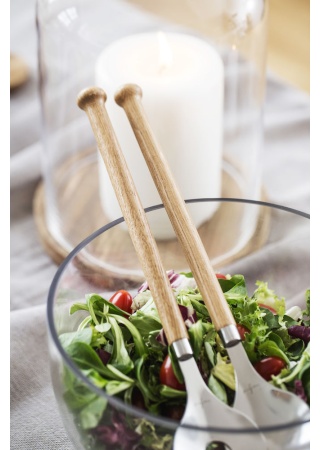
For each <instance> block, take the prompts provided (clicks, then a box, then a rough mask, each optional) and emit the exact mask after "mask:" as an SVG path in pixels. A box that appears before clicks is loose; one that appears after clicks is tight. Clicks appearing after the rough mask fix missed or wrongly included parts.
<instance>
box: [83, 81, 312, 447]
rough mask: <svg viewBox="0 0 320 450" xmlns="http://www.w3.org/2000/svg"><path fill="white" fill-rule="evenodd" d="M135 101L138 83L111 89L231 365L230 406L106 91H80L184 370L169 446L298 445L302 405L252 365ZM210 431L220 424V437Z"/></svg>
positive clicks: (305, 410)
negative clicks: (215, 387) (179, 413)
mask: <svg viewBox="0 0 320 450" xmlns="http://www.w3.org/2000/svg"><path fill="white" fill-rule="evenodd" d="M141 99H142V91H141V89H140V87H139V86H137V85H133V84H129V85H125V86H124V87H123V88H121V89H120V90H119V91H118V92H117V94H116V95H115V100H116V102H117V104H118V105H119V106H121V107H122V108H123V109H124V111H125V113H126V115H127V117H128V120H129V122H130V124H131V127H132V129H133V132H134V134H135V136H136V139H137V141H138V143H139V146H140V149H141V151H142V154H143V156H144V158H145V161H146V163H147V165H148V168H149V171H150V173H151V175H152V177H153V180H154V183H155V185H156V187H157V190H158V192H159V194H160V197H161V199H162V201H163V204H164V207H165V209H166V212H167V214H168V217H169V219H170V221H171V223H172V226H173V228H174V231H175V233H176V235H177V238H178V240H179V242H180V244H181V246H182V248H183V250H184V252H185V257H186V259H187V261H188V264H189V267H190V270H191V271H192V273H193V276H194V278H195V280H196V282H197V286H198V288H199V290H200V292H201V294H202V296H203V300H204V302H205V304H206V306H207V308H208V311H209V314H210V317H211V319H212V322H213V324H214V326H215V328H216V330H217V331H218V333H219V335H220V338H221V340H222V342H223V344H224V346H225V348H226V350H227V352H228V355H229V358H230V361H231V363H232V364H233V366H234V369H235V373H236V382H237V388H236V396H235V402H234V405H233V407H231V406H228V405H226V404H225V403H223V402H222V401H221V400H219V399H218V398H217V397H216V396H215V395H214V394H213V393H212V392H211V391H210V389H209V388H208V387H207V385H206V384H205V382H204V380H203V379H202V376H201V374H200V372H199V369H198V366H197V363H196V361H195V358H194V356H193V352H192V348H191V345H190V343H189V338H188V333H187V330H186V327H185V324H184V321H183V319H182V316H181V314H180V311H179V308H178V305H177V303H176V300H175V297H174V294H173V291H172V288H171V286H170V283H169V280H168V277H167V274H166V270H165V268H164V266H163V264H162V261H161V258H160V254H159V250H158V248H157V245H156V242H155V239H154V237H153V236H152V233H151V230H150V227H149V224H148V221H147V218H146V214H145V211H144V209H143V207H142V204H141V201H140V199H139V196H138V194H137V191H136V188H135V186H134V182H133V179H132V177H131V174H130V171H129V169H128V166H127V164H126V161H125V159H124V156H123V154H122V151H121V149H120V146H119V143H118V141H117V137H116V135H115V132H114V130H113V127H112V124H111V122H110V119H109V116H108V114H107V111H106V108H105V102H106V94H105V92H104V91H103V90H102V89H100V88H98V87H90V88H87V89H85V90H83V91H81V92H80V94H79V96H78V106H79V107H80V108H81V109H83V110H84V111H85V112H86V114H87V116H88V118H89V121H90V124H91V127H92V130H93V133H94V135H95V138H96V141H97V144H98V148H99V151H100V153H101V156H102V158H103V160H104V163H105V166H106V169H107V171H108V174H109V177H110V180H111V182H112V185H113V188H114V191H115V193H116V196H117V199H118V202H119V205H120V207H121V210H122V213H123V216H124V219H125V221H126V224H127V226H128V230H129V234H130V237H131V239H132V242H133V245H134V247H135V250H136V253H137V255H138V257H139V261H140V264H141V267H142V269H143V271H144V274H145V277H146V280H147V281H148V284H149V286H150V291H151V293H152V295H153V298H154V301H155V304H156V306H157V310H158V313H159V316H160V319H161V322H162V324H163V328H164V330H165V333H166V336H167V340H168V343H169V345H172V347H173V349H174V351H175V354H176V356H177V359H178V361H179V366H180V368H181V371H182V373H183V376H184V380H185V384H186V389H187V405H186V410H185V413H184V416H183V418H182V421H181V423H180V425H179V426H178V429H177V431H176V433H175V437H174V450H182V449H186V450H188V449H191V448H192V449H194V448H195V446H196V448H199V449H204V450H205V449H206V448H207V446H208V445H209V444H210V443H213V442H214V443H217V444H218V443H220V444H223V445H224V446H225V448H227V449H231V450H245V449H246V450H257V449H261V450H263V449H270V450H272V449H281V448H284V446H285V444H286V443H288V442H291V443H293V442H294V444H295V445H297V447H295V448H299V440H300V438H301V437H300V436H299V433H300V432H301V431H296V429H295V427H294V425H295V424H296V425H298V424H301V422H302V421H306V422H308V420H309V407H308V406H307V405H306V403H305V402H304V401H303V400H301V399H300V398H299V397H297V396H296V395H295V394H291V393H289V392H285V391H283V390H281V389H278V388H275V387H274V386H272V385H271V384H270V383H268V382H267V381H265V380H264V379H263V378H262V377H261V376H260V375H259V374H258V373H257V372H256V371H255V369H254V368H253V367H252V365H251V362H250V361H249V359H248V356H247V354H246V352H245V350H244V348H243V346H242V343H241V338H240V335H239V332H238V330H237V327H236V323H235V321H234V318H233V316H232V313H231V311H230V308H229V306H228V304H227V302H226V299H225V298H224V295H223V292H222V290H221V288H220V285H219V282H218V280H217V278H216V275H215V272H214V270H213V268H212V266H211V263H210V261H209V258H208V255H207V254H206V252H205V249H204V247H203V244H202V241H201V239H200V236H199V234H198V231H197V229H196V227H195V226H194V224H193V222H192V221H191V219H190V217H189V214H188V211H187V208H186V205H185V202H184V200H183V199H182V197H181V195H180V193H179V190H178V188H177V186H176V184H175V181H174V178H173V176H172V174H171V173H170V169H169V167H168V164H167V162H166V160H165V158H164V156H163V154H162V152H161V150H160V148H159V145H158V144H157V142H156V139H155V137H154V135H153V133H152V130H151V128H150V126H149V124H148V120H147V117H146V115H145V112H144V109H143V105H142V100H141ZM288 424H291V425H292V428H291V430H292V431H290V428H289V430H288V429H286V430H284V431H283V432H282V433H280V434H279V433H278V434H277V435H276V436H277V437H276V438H274V439H272V433H263V431H264V430H265V431H270V430H272V429H274V428H277V427H279V428H281V427H283V426H284V425H288ZM186 425H188V428H186ZM199 428H202V429H201V432H199ZM210 428H212V430H210ZM214 429H219V433H218V436H219V437H217V433H216V432H215V430H214ZM224 430H225V431H224ZM248 430H253V432H249V433H248ZM233 431H234V432H233ZM242 431H243V432H246V435H245V439H240V438H239V434H238V433H241V432H242Z"/></svg>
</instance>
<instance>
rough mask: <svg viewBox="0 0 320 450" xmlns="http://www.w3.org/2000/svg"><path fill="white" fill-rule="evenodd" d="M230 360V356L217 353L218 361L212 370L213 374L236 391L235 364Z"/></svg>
mask: <svg viewBox="0 0 320 450" xmlns="http://www.w3.org/2000/svg"><path fill="white" fill-rule="evenodd" d="M227 361H228V357H227V356H225V357H222V356H221V355H220V353H218V354H217V363H216V365H215V366H214V367H213V369H212V370H211V373H212V375H214V376H215V377H216V378H218V379H219V380H220V381H222V382H223V383H224V384H225V385H226V386H228V387H229V388H230V389H232V390H233V391H235V389H236V379H235V374H234V368H233V365H232V364H231V363H230V362H227Z"/></svg>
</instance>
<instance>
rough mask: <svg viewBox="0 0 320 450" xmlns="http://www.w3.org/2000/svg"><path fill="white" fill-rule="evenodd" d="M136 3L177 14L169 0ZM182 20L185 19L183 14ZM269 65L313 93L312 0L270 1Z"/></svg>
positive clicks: (158, 12) (291, 82)
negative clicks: (311, 89) (311, 79)
mask: <svg viewBox="0 0 320 450" xmlns="http://www.w3.org/2000/svg"><path fill="white" fill-rule="evenodd" d="M181 1H183V0H181ZM135 3H136V4H140V5H141V6H142V7H147V5H148V7H149V10H150V11H151V9H150V8H152V12H155V13H157V14H159V15H160V16H163V17H167V18H169V17H175V11H174V9H173V7H172V6H173V5H172V2H170V0H162V1H161V2H153V4H152V6H150V2H148V1H146V0H138V1H137V0H135ZM174 4H175V5H178V2H174ZM179 11H180V10H179ZM179 19H180V20H181V19H182V21H183V18H181V16H180V18H179ZM180 20H179V21H180ZM185 20H186V21H187V20H188V21H190V18H187V16H186V18H185ZM268 68H269V69H270V70H271V71H272V72H274V74H276V75H278V76H279V77H281V78H282V79H283V80H284V81H287V82H288V83H289V84H292V85H293V86H295V87H297V88H300V89H302V90H304V91H306V92H310V0H269V37H268Z"/></svg>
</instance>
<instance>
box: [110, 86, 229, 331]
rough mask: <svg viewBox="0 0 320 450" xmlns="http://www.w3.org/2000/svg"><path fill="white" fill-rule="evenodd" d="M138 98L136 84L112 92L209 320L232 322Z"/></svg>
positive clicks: (218, 324)
mask: <svg viewBox="0 0 320 450" xmlns="http://www.w3.org/2000/svg"><path fill="white" fill-rule="evenodd" d="M141 98H142V90H141V88H140V87H139V86H137V85H135V84H127V85H125V86H123V87H122V88H121V89H119V90H118V92H117V93H116V95H115V101H116V102H117V104H118V105H120V106H122V108H123V109H124V110H125V113H126V115H127V117H128V120H129V122H130V124H131V127H132V129H133V132H134V134H135V136H136V139H137V141H138V143H139V146H140V149H141V151H142V154H143V156H144V158H145V160H146V163H147V165H148V168H149V171H150V173H151V175H152V178H153V180H154V183H155V185H156V187H157V190H158V192H159V194H160V197H161V199H162V202H163V204H164V206H165V209H166V211H167V214H168V216H169V219H170V221H171V223H172V226H173V228H174V230H175V233H176V235H177V237H178V239H179V241H180V243H181V246H182V248H183V251H184V253H185V256H186V259H187V261H188V264H189V267H190V269H191V271H192V273H193V276H194V278H195V280H196V282H197V285H198V288H199V290H200V292H201V294H202V297H203V300H204V302H205V304H206V306H207V308H208V311H209V314H210V317H211V319H212V322H213V323H214V325H215V327H216V329H217V330H220V329H221V328H224V327H225V326H227V325H231V324H232V325H235V321H234V318H233V315H232V313H231V311H230V308H229V305H228V303H227V301H226V299H225V297H224V294H223V292H222V289H221V287H220V284H219V282H218V280H217V277H216V275H215V272H214V270H213V268H212V266H211V263H210V261H209V258H208V255H207V253H206V251H205V248H204V246H203V243H202V241H201V238H200V236H199V234H198V231H197V229H196V227H195V225H194V223H193V222H192V220H191V218H190V216H189V213H188V211H187V208H186V205H185V202H184V200H183V199H182V196H181V194H180V191H179V189H178V187H177V185H176V183H175V180H174V178H173V176H172V174H171V171H170V168H169V165H168V163H167V161H166V159H165V157H164V155H163V153H162V152H161V149H160V146H159V144H158V143H157V141H156V138H155V136H154V134H153V131H152V129H151V127H150V125H149V123H148V119H147V116H146V114H145V111H144V108H143V106H142V101H141Z"/></svg>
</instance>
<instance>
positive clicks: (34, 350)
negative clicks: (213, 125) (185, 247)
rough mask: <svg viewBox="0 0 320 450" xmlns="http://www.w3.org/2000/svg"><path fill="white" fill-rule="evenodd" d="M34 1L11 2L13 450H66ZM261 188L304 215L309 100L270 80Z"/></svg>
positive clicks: (68, 445) (308, 156)
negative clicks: (42, 231)
mask: <svg viewBox="0 0 320 450" xmlns="http://www.w3.org/2000/svg"><path fill="white" fill-rule="evenodd" d="M36 47H37V44H36V29H35V7H34V0H12V1H11V51H13V52H15V53H17V54H19V55H21V56H22V57H23V58H25V60H26V62H27V63H28V65H29V67H30V69H31V76H30V79H29V81H28V82H27V83H26V84H25V85H24V86H22V87H21V88H19V89H18V90H16V91H14V92H12V94H11V369H10V371H11V448H12V449H16V450H26V449H35V450H44V449H50V450H54V449H59V450H70V449H71V448H72V444H71V442H70V440H69V438H68V436H67V434H66V432H65V430H64V427H63V423H62V420H61V418H60V416H59V412H58V409H57V404H56V401H55V398H54V395H53V390H52V387H51V381H50V373H49V356H48V348H47V332H46V300H47V294H48V289H49V286H50V283H51V281H52V278H53V276H54V274H55V272H56V270H57V266H56V265H55V264H54V263H53V262H52V260H51V259H50V257H49V256H48V255H47V254H46V252H45V251H44V249H43V248H42V246H41V244H40V242H39V239H38V235H37V230H36V227H35V223H34V218H33V213H32V200H33V195H34V192H35V188H36V186H37V183H38V182H39V180H40V179H41V166H40V152H41V143H40V130H41V121H40V105H39V97H38V90H37V48H36ZM264 123H265V149H264V152H263V161H261V164H262V167H263V185H264V186H265V188H266V191H267V193H268V197H269V200H270V202H274V203H277V204H282V205H285V206H289V207H292V208H296V209H300V210H302V211H305V212H309V194H310V185H309V180H310V176H309V169H310V167H309V165H310V154H309V96H308V95H307V94H305V93H303V92H300V91H298V90H296V89H294V88H292V87H290V86H287V85H286V84H284V83H283V82H281V81H280V80H277V79H275V77H274V76H271V75H270V74H268V77H267V95H266V107H265V119H264Z"/></svg>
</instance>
